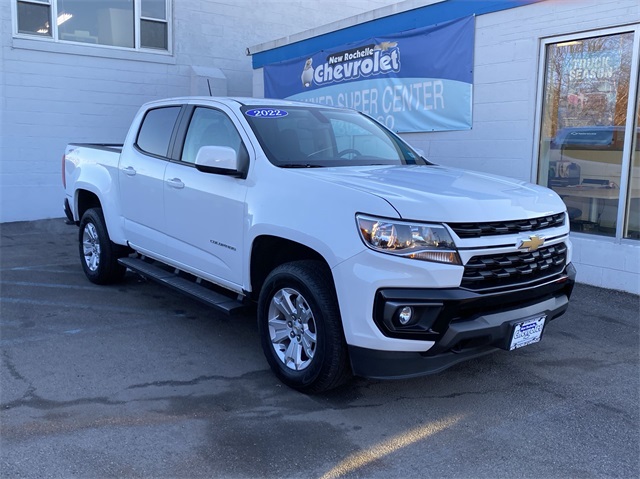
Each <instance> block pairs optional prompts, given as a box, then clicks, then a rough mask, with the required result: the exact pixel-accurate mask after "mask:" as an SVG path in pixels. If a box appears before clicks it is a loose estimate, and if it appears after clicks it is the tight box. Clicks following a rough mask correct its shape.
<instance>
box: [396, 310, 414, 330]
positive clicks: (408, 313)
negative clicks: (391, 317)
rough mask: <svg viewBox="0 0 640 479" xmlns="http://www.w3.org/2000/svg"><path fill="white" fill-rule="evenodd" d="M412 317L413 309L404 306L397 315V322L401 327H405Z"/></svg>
mask: <svg viewBox="0 0 640 479" xmlns="http://www.w3.org/2000/svg"><path fill="white" fill-rule="evenodd" d="M412 317H413V308H412V307H411V306H405V307H404V308H402V309H401V310H400V314H399V315H398V321H400V324H401V325H403V326H406V325H407V324H409V322H410V321H411V318H412Z"/></svg>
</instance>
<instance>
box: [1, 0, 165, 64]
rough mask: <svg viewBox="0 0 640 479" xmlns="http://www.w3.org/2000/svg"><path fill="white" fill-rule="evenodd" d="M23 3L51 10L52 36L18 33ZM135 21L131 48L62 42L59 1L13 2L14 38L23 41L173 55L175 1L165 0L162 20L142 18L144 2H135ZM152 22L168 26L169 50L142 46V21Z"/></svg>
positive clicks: (135, 0)
mask: <svg viewBox="0 0 640 479" xmlns="http://www.w3.org/2000/svg"><path fill="white" fill-rule="evenodd" d="M19 1H20V2H23V3H31V4H35V5H47V6H48V7H49V9H50V12H49V13H50V15H49V18H50V22H51V24H52V25H51V35H50V36H45V35H37V34H30V33H21V32H18V2H19ZM133 2H134V5H133V20H134V46H133V48H131V47H121V46H116V45H104V44H93V43H84V42H74V41H72V40H61V39H60V38H59V32H58V25H57V23H56V21H54V20H53V19H57V18H58V2H57V0H11V22H12V33H13V38H15V39H21V40H34V41H40V42H45V43H49V44H51V43H55V44H59V45H69V46H71V45H77V46H81V47H91V48H101V49H107V50H119V51H126V52H144V53H154V54H157V55H166V56H172V55H173V43H174V42H173V21H172V19H173V2H174V0H164V2H165V17H166V18H164V19H161V18H151V17H143V16H142V0H133ZM143 20H145V21H152V22H156V23H164V24H166V26H167V49H166V50H163V49H160V48H153V47H144V46H142V44H141V35H140V33H141V32H140V30H141V25H142V21H143Z"/></svg>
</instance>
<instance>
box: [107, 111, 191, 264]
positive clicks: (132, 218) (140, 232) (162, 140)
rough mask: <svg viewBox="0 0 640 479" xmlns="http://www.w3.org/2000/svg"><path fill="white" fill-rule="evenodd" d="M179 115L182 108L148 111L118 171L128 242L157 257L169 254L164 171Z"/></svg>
mask: <svg viewBox="0 0 640 479" xmlns="http://www.w3.org/2000/svg"><path fill="white" fill-rule="evenodd" d="M180 112H181V106H180V105H170V106H163V107H159V108H153V109H150V110H149V111H147V112H146V114H145V116H144V118H143V120H142V123H141V126H140V130H139V131H138V135H137V138H136V139H135V143H134V146H133V148H129V149H128V150H127V154H126V157H123V158H122V159H121V161H120V166H119V171H118V176H119V183H120V195H121V196H120V197H121V200H122V214H123V217H124V228H125V231H126V234H127V239H128V240H129V242H130V243H131V245H132V246H134V247H135V248H136V249H137V250H139V251H141V252H147V253H153V254H154V255H166V253H167V248H166V241H165V238H164V222H165V212H164V172H165V169H166V167H167V164H168V160H169V158H168V157H169V148H170V145H171V142H172V137H173V133H174V130H175V127H176V124H177V120H178V117H179V115H180Z"/></svg>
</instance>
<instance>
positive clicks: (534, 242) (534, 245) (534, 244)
mask: <svg viewBox="0 0 640 479" xmlns="http://www.w3.org/2000/svg"><path fill="white" fill-rule="evenodd" d="M543 244H544V238H542V237H540V236H537V235H534V236H529V239H527V240H520V244H519V245H518V249H526V250H527V251H529V252H531V251H535V250H537V249H538V248H540V246H542V245H543Z"/></svg>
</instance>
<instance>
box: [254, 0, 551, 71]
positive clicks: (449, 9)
mask: <svg viewBox="0 0 640 479" xmlns="http://www.w3.org/2000/svg"><path fill="white" fill-rule="evenodd" d="M543 1H548V0H434V1H432V0H406V1H404V2H401V3H398V4H396V5H389V6H387V7H382V8H378V9H376V10H372V11H371V12H366V13H362V14H360V15H355V16H352V17H349V18H346V19H344V20H340V21H338V22H333V23H330V24H328V25H323V26H320V27H317V28H313V29H311V30H307V31H305V32H301V33H297V34H295V35H290V36H288V37H283V38H280V39H278V40H274V41H271V42H266V43H262V44H260V45H255V46H253V47H249V48H247V55H251V56H252V64H253V68H254V69H257V68H262V67H263V66H265V65H269V64H273V63H279V62H282V61H286V60H291V59H294V58H300V57H304V56H310V55H313V54H315V53H317V52H319V51H322V50H326V49H330V48H335V47H337V46H339V45H345V44H348V43H352V42H359V41H362V40H366V39H368V38H375V37H381V36H384V35H391V34H395V33H400V32H404V31H407V30H413V29H416V28H421V27H425V26H428V25H435V24H438V23H443V22H448V21H451V20H455V19H458V18H462V17H466V16H470V15H484V14H487V13H493V12H498V11H501V10H508V9H510V8H516V7H522V6H525V5H530V4H532V3H538V2H543Z"/></svg>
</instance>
